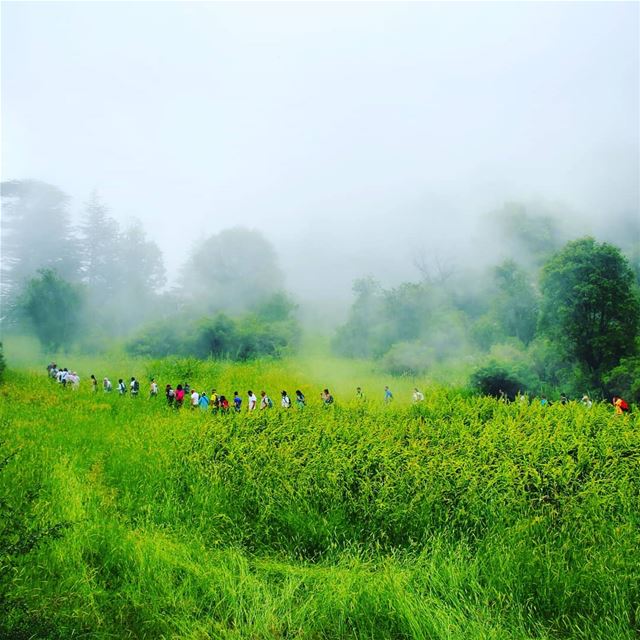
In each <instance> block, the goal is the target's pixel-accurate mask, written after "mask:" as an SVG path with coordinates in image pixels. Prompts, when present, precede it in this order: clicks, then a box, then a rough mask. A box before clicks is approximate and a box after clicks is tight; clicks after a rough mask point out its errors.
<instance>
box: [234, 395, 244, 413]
mask: <svg viewBox="0 0 640 640" xmlns="http://www.w3.org/2000/svg"><path fill="white" fill-rule="evenodd" d="M241 407H242V398H241V397H240V396H239V395H238V392H237V391H234V392H233V408H234V409H235V411H236V413H240V409H241Z"/></svg>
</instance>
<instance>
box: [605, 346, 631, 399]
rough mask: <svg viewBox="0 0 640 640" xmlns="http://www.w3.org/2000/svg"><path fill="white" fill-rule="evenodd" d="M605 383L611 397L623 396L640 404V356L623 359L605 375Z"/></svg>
mask: <svg viewBox="0 0 640 640" xmlns="http://www.w3.org/2000/svg"><path fill="white" fill-rule="evenodd" d="M603 383H604V387H605V389H606V391H607V394H608V396H609V397H611V396H614V395H616V396H621V397H622V398H625V399H626V400H627V401H628V402H633V403H634V404H637V405H640V357H638V356H636V357H635V358H625V359H623V360H621V361H620V364H619V365H618V366H617V367H614V368H613V369H611V371H609V372H608V373H606V374H605V375H604V376H603Z"/></svg>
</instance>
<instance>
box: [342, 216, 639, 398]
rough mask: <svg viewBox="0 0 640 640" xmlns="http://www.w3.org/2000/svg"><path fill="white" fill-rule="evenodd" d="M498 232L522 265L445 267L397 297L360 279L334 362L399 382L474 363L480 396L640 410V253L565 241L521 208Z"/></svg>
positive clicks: (395, 291) (397, 290)
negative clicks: (351, 362)
mask: <svg viewBox="0 0 640 640" xmlns="http://www.w3.org/2000/svg"><path fill="white" fill-rule="evenodd" d="M498 222H499V223H500V227H499V228H500V230H501V232H502V233H503V234H504V235H506V236H507V240H508V241H509V243H508V244H509V246H510V247H511V248H512V249H513V253H514V256H517V259H515V257H510V258H507V259H505V260H503V261H502V262H501V263H500V264H497V265H494V266H493V267H490V268H488V269H487V270H486V271H485V273H482V274H481V273H473V272H471V271H469V270H467V271H459V272H458V271H456V270H455V269H453V268H451V267H449V268H445V267H444V266H443V265H442V264H440V265H439V267H438V268H437V269H428V268H423V269H422V270H421V275H422V277H421V279H420V280H419V281H418V282H405V283H403V284H401V285H400V286H397V287H394V288H391V289H384V288H383V287H381V286H380V284H379V283H378V282H377V281H376V280H375V279H373V278H365V279H362V280H358V281H357V282H356V283H355V284H354V288H353V289H354V294H355V299H354V302H353V305H352V307H351V310H350V314H349V318H348V320H347V322H346V323H345V324H344V325H342V326H341V327H339V328H338V330H337V332H336V334H335V336H334V339H333V343H332V345H333V349H334V351H335V352H336V353H337V354H339V355H342V356H347V357H352V358H374V359H376V360H377V361H378V362H379V363H380V365H381V367H382V368H383V369H385V370H386V371H388V372H390V373H394V374H411V375H416V374H424V373H428V372H429V371H430V370H431V371H432V370H434V369H435V368H436V367H442V366H447V365H449V364H453V363H460V362H461V361H463V362H467V363H469V365H470V366H472V367H475V368H476V369H479V371H478V372H476V374H477V375H476V376H475V377H474V381H475V382H476V383H477V385H479V387H480V389H481V390H483V391H489V392H494V391H495V392H496V393H498V391H499V390H502V391H503V392H506V393H508V394H510V395H514V394H515V393H516V392H517V390H520V391H522V392H532V393H540V392H544V390H545V389H546V388H549V387H554V386H555V387H561V388H563V389H564V390H566V392H568V393H575V394H578V393H579V394H580V395H582V393H584V392H590V393H596V394H605V393H610V392H615V393H618V394H625V395H627V396H628V397H631V398H632V399H633V400H634V401H635V402H640V359H639V358H638V357H637V354H638V351H639V342H640V339H639V328H640V302H639V299H640V298H639V295H638V283H639V275H640V269H639V268H638V261H637V254H636V253H634V250H637V246H636V245H633V244H631V245H630V247H631V249H632V250H631V251H630V252H629V253H630V256H625V255H624V254H623V253H622V251H621V250H620V249H619V248H617V247H616V246H613V245H612V244H610V243H607V242H602V243H599V242H597V241H596V240H595V239H593V238H591V237H585V238H579V239H576V240H571V241H566V238H563V236H562V234H561V232H560V230H559V229H558V228H557V226H556V225H555V223H554V221H553V220H552V219H551V218H548V217H544V218H536V217H535V216H533V215H531V214H529V213H527V212H526V211H525V210H522V209H519V208H516V209H505V210H503V211H502V212H501V219H500V220H499V221H498ZM496 236H497V234H496ZM509 236H511V237H510V238H509ZM636 242H637V241H636ZM497 251H498V247H497V246H496V252H497ZM630 258H631V259H630ZM423 264H426V263H423ZM489 381H491V384H488V382H489Z"/></svg>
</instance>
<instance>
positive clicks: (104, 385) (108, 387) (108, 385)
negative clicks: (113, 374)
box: [102, 378, 113, 393]
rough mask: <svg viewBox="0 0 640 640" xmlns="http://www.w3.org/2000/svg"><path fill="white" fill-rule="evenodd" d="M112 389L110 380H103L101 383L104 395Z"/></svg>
mask: <svg viewBox="0 0 640 640" xmlns="http://www.w3.org/2000/svg"><path fill="white" fill-rule="evenodd" d="M112 388H113V387H112V386H111V380H109V378H104V380H103V381H102V390H103V391H104V392H105V393H109V392H110V391H111V389H112Z"/></svg>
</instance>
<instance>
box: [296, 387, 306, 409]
mask: <svg viewBox="0 0 640 640" xmlns="http://www.w3.org/2000/svg"><path fill="white" fill-rule="evenodd" d="M296 404H297V405H298V408H299V409H304V408H305V407H306V406H307V401H306V399H305V397H304V393H302V391H300V389H296Z"/></svg>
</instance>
